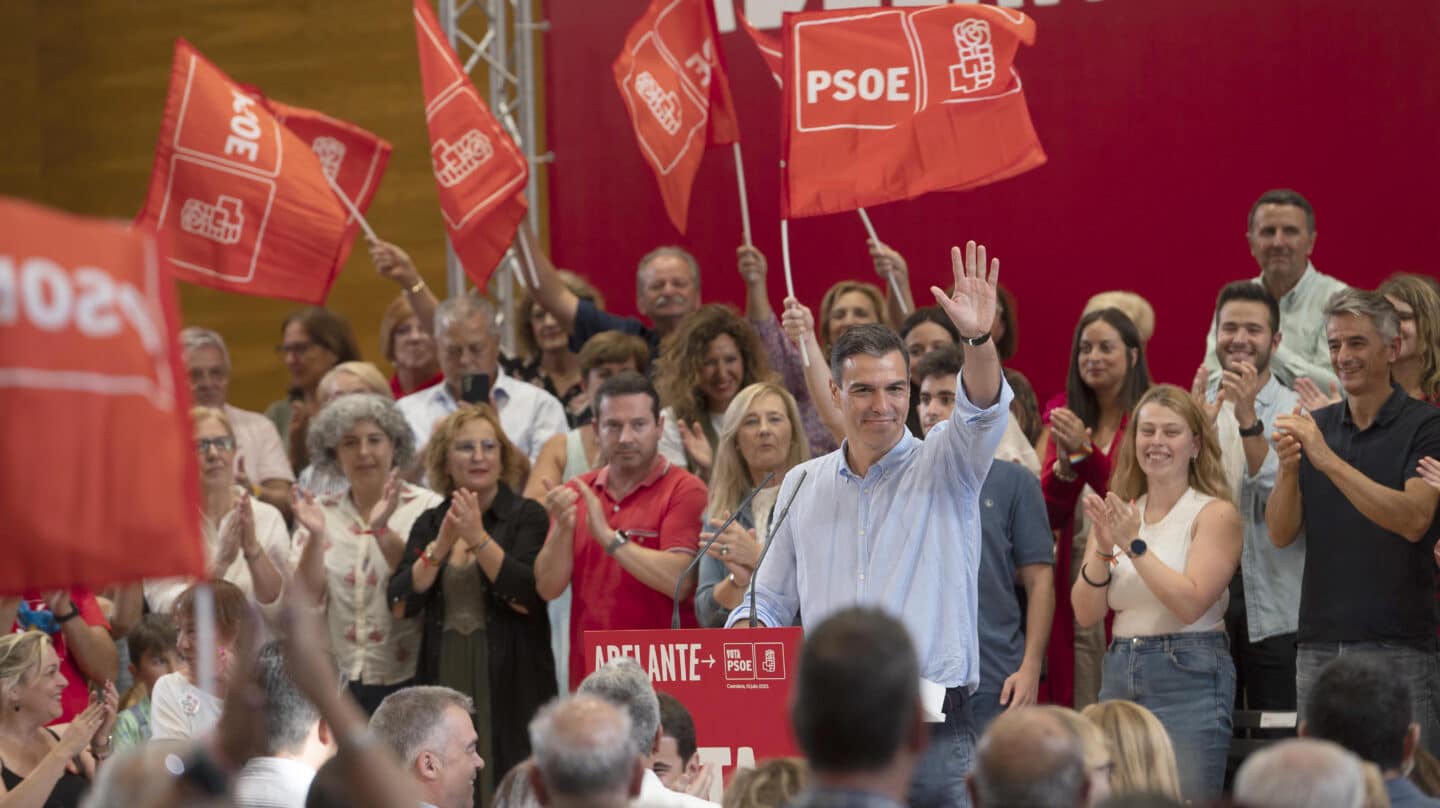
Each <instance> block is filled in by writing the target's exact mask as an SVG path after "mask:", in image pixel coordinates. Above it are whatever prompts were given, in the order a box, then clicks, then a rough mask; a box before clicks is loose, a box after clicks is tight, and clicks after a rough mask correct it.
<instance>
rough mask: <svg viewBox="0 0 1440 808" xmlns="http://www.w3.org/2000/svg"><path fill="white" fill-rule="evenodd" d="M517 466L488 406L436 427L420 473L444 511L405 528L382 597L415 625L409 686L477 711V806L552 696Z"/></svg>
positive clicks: (536, 534)
mask: <svg viewBox="0 0 1440 808" xmlns="http://www.w3.org/2000/svg"><path fill="white" fill-rule="evenodd" d="M525 465H526V463H525V456H524V455H522V454H520V450H519V449H517V448H515V445H514V444H512V443H511V442H510V441H509V439H508V438H506V437H505V433H504V432H502V431H501V430H500V417H499V416H498V415H496V414H495V410H494V409H492V408H491V407H490V405H488V404H476V405H473V406H471V405H467V406H464V407H461V408H460V409H458V410H456V411H455V412H454V413H451V414H450V415H449V416H447V417H446V418H445V420H443V421H441V422H440V423H439V425H437V426H436V427H435V434H434V435H432V436H431V438H430V443H429V444H428V445H427V448H426V450H425V468H426V476H427V478H428V479H429V481H430V484H431V485H432V486H433V487H434V489H435V491H436V492H437V493H440V494H443V495H444V496H445V499H444V500H443V501H441V502H440V504H438V505H436V506H435V507H433V508H431V509H430V510H428V511H425V512H424V513H422V514H420V516H419V517H418V518H417V519H416V520H415V524H414V525H413V526H412V527H411V528H410V538H409V540H408V541H407V542H406V544H405V554H404V556H403V557H402V558H401V560H400V564H399V565H397V566H396V568H395V572H394V573H393V574H392V575H391V577H390V583H389V590H388V591H389V598H390V603H391V605H392V609H399V610H402V611H401V612H400V616H402V617H405V618H420V617H421V616H422V615H423V618H424V621H425V628H424V634H423V635H422V638H421V642H420V663H419V666H418V668H417V670H416V674H415V676H416V679H415V681H416V682H417V683H418V684H427V685H429V684H438V685H443V686H445V687H449V688H452V689H455V690H458V691H460V692H462V693H465V694H467V695H469V696H470V697H471V698H473V699H474V700H475V711H474V718H475V731H476V732H477V733H478V734H479V737H480V742H479V747H478V749H477V751H478V753H479V755H480V757H482V758H484V759H485V761H486V766H485V769H484V770H483V771H481V773H480V774H479V776H478V777H476V787H477V790H476V794H475V798H476V800H477V801H478V802H481V803H484V804H488V803H489V802H490V794H491V792H492V790H493V786H494V783H495V780H497V779H499V777H500V776H501V775H503V774H505V772H507V771H509V770H510V767H511V766H514V765H515V764H517V763H519V762H520V761H522V760H524V759H525V758H527V757H529V756H530V740H529V737H528V736H527V735H526V724H527V722H528V721H529V720H530V717H531V716H533V715H534V714H535V711H536V710H538V709H540V705H542V704H544V703H545V702H547V701H549V700H550V699H551V698H553V697H554V695H555V693H556V688H555V675H554V661H553V660H552V659H551V657H550V624H549V621H548V620H547V619H546V616H545V601H543V600H541V598H540V596H539V595H538V594H537V593H536V592H535V566H534V565H535V555H536V554H537V553H539V552H540V547H541V545H543V544H544V543H545V533H546V531H548V530H549V529H550V520H549V518H548V517H547V516H546V515H545V508H543V507H542V506H541V505H540V504H539V503H538V502H533V501H531V500H528V499H524V498H522V497H521V496H520V495H519V494H517V493H515V487H516V486H518V485H519V484H520V480H521V478H522V477H523V475H524V473H525ZM393 613H394V612H392V614H393ZM517 671H524V672H525V675H524V676H516V675H515V672H517Z"/></svg>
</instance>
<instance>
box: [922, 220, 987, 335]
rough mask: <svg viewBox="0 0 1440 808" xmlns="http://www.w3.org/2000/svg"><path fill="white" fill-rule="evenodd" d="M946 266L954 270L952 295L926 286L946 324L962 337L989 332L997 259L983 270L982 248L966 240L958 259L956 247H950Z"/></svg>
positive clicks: (983, 257) (983, 250) (958, 253)
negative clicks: (947, 319) (946, 317)
mask: <svg viewBox="0 0 1440 808" xmlns="http://www.w3.org/2000/svg"><path fill="white" fill-rule="evenodd" d="M950 264H951V267H952V268H953V269H954V271H955V292H954V293H953V294H952V295H950V296H949V297H946V296H945V291H944V290H943V289H941V288H940V287H938V286H932V287H930V292H931V294H933V295H935V302H936V303H938V304H940V307H941V308H943V309H944V310H945V314H947V315H948V316H949V317H950V322H952V323H954V324H955V327H956V328H958V329H959V330H960V336H962V337H978V336H980V335H981V334H988V333H990V326H991V324H992V323H994V322H995V296H996V292H995V286H996V284H997V283H998V282H999V280H1000V259H999V258H995V259H992V260H991V261H990V271H989V273H988V274H987V273H986V271H985V247H984V246H983V245H981V246H976V244H975V242H973V241H970V242H966V244H965V253H964V255H963V256H962V255H961V253H960V248H959V247H951V248H950Z"/></svg>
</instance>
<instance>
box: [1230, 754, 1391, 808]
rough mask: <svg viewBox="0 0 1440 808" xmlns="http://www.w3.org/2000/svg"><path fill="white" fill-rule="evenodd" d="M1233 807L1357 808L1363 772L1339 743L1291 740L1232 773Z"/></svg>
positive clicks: (1361, 802)
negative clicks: (1323, 807)
mask: <svg viewBox="0 0 1440 808" xmlns="http://www.w3.org/2000/svg"><path fill="white" fill-rule="evenodd" d="M1235 802H1236V803H1237V804H1239V805H1244V806H1254V807H1255V808H1262V807H1263V808H1304V807H1305V806H1313V805H1324V806H1329V807H1330V808H1361V806H1363V805H1364V804H1365V772H1364V769H1362V768H1361V763H1360V758H1358V757H1356V756H1355V755H1354V754H1353V753H1351V752H1349V751H1346V750H1345V749H1344V748H1342V747H1341V746H1340V745H1339V744H1334V743H1331V742H1329V741H1321V740H1317V739H1314V738H1290V739H1287V740H1284V741H1280V742H1278V743H1275V744H1273V745H1271V746H1267V747H1265V748H1264V749H1261V750H1260V751H1259V752H1256V753H1254V754H1253V755H1251V756H1250V757H1249V758H1246V760H1245V762H1244V763H1243V764H1241V765H1240V770H1239V771H1238V772H1236V773H1235Z"/></svg>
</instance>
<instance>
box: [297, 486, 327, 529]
mask: <svg viewBox="0 0 1440 808" xmlns="http://www.w3.org/2000/svg"><path fill="white" fill-rule="evenodd" d="M290 510H291V511H292V512H294V514H295V521H296V522H299V523H300V526H301V527H303V528H305V532H306V533H309V534H310V540H311V541H315V540H319V541H324V540H325V510H324V509H323V508H321V507H320V503H318V502H316V501H315V495H314V494H312V493H310V492H309V491H306V490H305V489H303V488H301V487H300V486H298V485H292V486H290Z"/></svg>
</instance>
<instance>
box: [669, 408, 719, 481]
mask: <svg viewBox="0 0 1440 808" xmlns="http://www.w3.org/2000/svg"><path fill="white" fill-rule="evenodd" d="M675 426H676V428H677V429H679V430H680V442H681V443H682V444H684V445H685V454H686V455H687V456H688V457H689V458H690V461H691V462H692V463H694V464H695V465H696V467H697V468H699V469H701V470H708V469H709V468H710V465H711V464H712V463H713V462H714V461H715V450H714V449H712V448H710V439H709V438H707V437H705V429H704V428H703V427H701V426H700V424H699V422H697V421H691V422H690V423H689V424H686V423H685V422H684V421H681V420H679V419H676V420H675Z"/></svg>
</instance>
